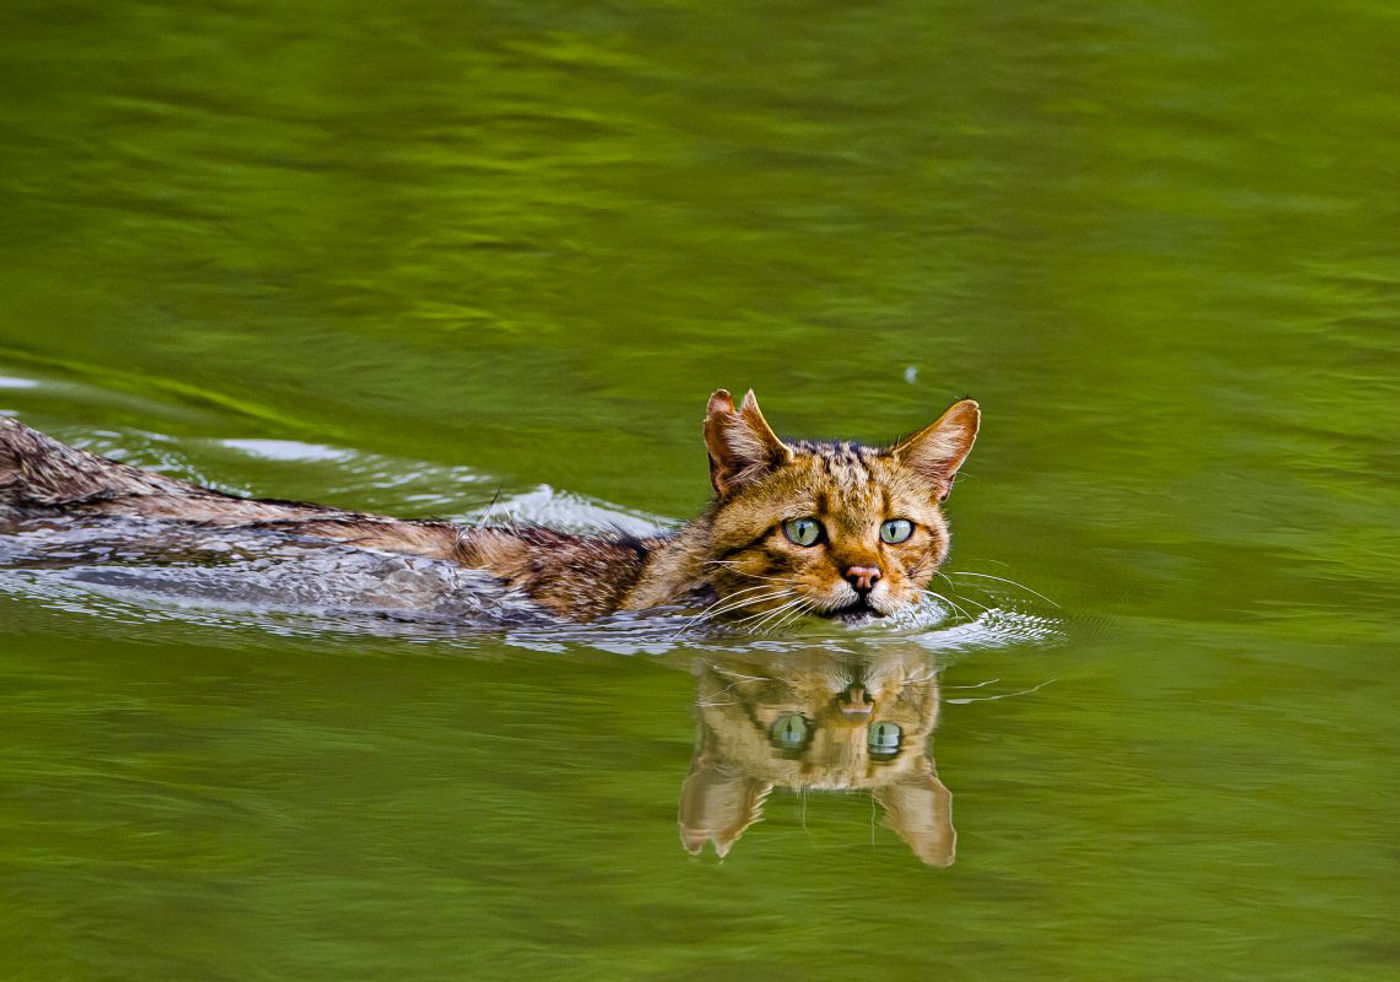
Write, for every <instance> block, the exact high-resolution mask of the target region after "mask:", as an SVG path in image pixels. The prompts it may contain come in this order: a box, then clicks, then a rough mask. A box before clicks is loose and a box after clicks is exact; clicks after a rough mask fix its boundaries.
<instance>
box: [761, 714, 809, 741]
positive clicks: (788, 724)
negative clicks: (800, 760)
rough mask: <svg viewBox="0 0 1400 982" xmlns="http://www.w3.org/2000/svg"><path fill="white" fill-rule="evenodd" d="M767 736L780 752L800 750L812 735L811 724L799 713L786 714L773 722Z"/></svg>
mask: <svg viewBox="0 0 1400 982" xmlns="http://www.w3.org/2000/svg"><path fill="white" fill-rule="evenodd" d="M768 735H769V736H770V737H771V738H772V740H773V743H774V744H776V745H777V747H778V749H780V750H801V749H802V748H803V747H805V746H807V740H808V739H809V738H810V737H811V735H812V724H811V723H809V722H807V719H806V717H804V716H803V715H802V714H801V713H786V714H784V715H782V716H779V717H778V718H777V719H775V720H774V721H773V728H772V729H771V730H769V731H768Z"/></svg>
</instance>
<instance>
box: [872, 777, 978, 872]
mask: <svg viewBox="0 0 1400 982" xmlns="http://www.w3.org/2000/svg"><path fill="white" fill-rule="evenodd" d="M872 794H873V796H874V798H875V800H876V801H878V802H879V803H880V807H882V808H883V809H884V810H885V824H886V825H888V826H889V827H890V828H892V829H894V831H895V834H896V835H898V836H899V837H900V838H901V839H903V840H904V841H905V843H906V844H907V845H908V846H909V848H910V849H912V850H913V851H914V855H916V856H918V857H919V858H920V859H921V860H923V861H924V862H925V863H927V864H928V865H930V866H951V865H953V857H954V855H955V853H956V849H957V844H958V833H957V830H956V829H954V828H953V795H952V794H951V793H950V792H949V791H948V788H947V787H946V786H945V785H944V784H943V782H942V781H940V780H938V775H937V774H935V773H934V772H933V763H932V762H931V761H927V760H925V761H924V766H922V767H920V768H919V769H918V770H917V771H915V772H914V773H912V774H907V775H904V776H903V777H901V778H899V780H897V781H896V782H895V783H893V784H887V785H885V786H884V787H880V788H876V789H875V790H874V791H873V792H872Z"/></svg>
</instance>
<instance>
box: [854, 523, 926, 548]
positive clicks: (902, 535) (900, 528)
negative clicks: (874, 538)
mask: <svg viewBox="0 0 1400 982" xmlns="http://www.w3.org/2000/svg"><path fill="white" fill-rule="evenodd" d="M866 527H867V528H869V526H866ZM913 534H914V523H913V522H911V521H909V519H907V518H891V519H890V520H889V521H888V522H886V523H885V524H884V525H881V526H880V541H881V542H888V543H889V544H890V545H894V544H895V543H896V542H903V541H904V540H905V539H907V538H909V536H911V535H913Z"/></svg>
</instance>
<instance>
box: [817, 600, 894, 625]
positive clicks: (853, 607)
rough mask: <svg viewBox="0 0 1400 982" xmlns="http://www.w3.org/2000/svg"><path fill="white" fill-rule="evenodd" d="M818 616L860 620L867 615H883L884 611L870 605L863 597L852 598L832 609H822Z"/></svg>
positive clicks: (841, 619) (842, 619)
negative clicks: (843, 604)
mask: <svg viewBox="0 0 1400 982" xmlns="http://www.w3.org/2000/svg"><path fill="white" fill-rule="evenodd" d="M820 616H822V617H825V618H826V619H827V620H833V621H860V620H865V619H866V618H867V617H884V616H885V612H884V611H882V610H876V609H875V608H874V607H872V606H871V605H870V602H869V601H868V600H867V599H866V598H865V597H860V598H859V599H857V600H852V601H851V602H850V603H848V604H846V606H844V607H836V608H834V609H832V610H823V611H821V612H820Z"/></svg>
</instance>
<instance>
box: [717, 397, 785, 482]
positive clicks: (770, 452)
mask: <svg viewBox="0 0 1400 982" xmlns="http://www.w3.org/2000/svg"><path fill="white" fill-rule="evenodd" d="M705 449H706V450H708V451H709V454H710V483H711V484H713V485H714V488H715V492H716V493H717V494H719V495H720V496H721V497H723V496H724V495H726V494H728V493H730V492H731V491H733V490H735V489H736V488H739V487H742V486H743V485H745V484H747V483H749V482H750V481H753V480H754V479H756V478H758V477H760V476H762V475H763V474H765V473H766V472H768V471H769V470H772V469H773V468H774V467H778V466H779V465H781V464H785V463H787V462H788V461H789V460H791V459H792V451H791V450H789V449H788V447H787V445H786V444H785V443H783V441H782V440H779V439H778V438H777V437H776V436H775V435H774V434H773V430H772V429H771V428H770V427H769V426H768V421H767V420H765V419H764V418H763V413H761V412H759V410H758V400H757V399H755V398H754V394H753V390H752V389H750V390H749V392H748V394H747V395H745V396H744V401H743V403H742V404H740V406H739V408H738V409H735V408H734V398H733V396H731V395H730V394H729V391H728V390H727V389H716V390H715V393H714V395H712V396H710V404H709V405H708V406H707V407H706V409H705Z"/></svg>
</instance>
